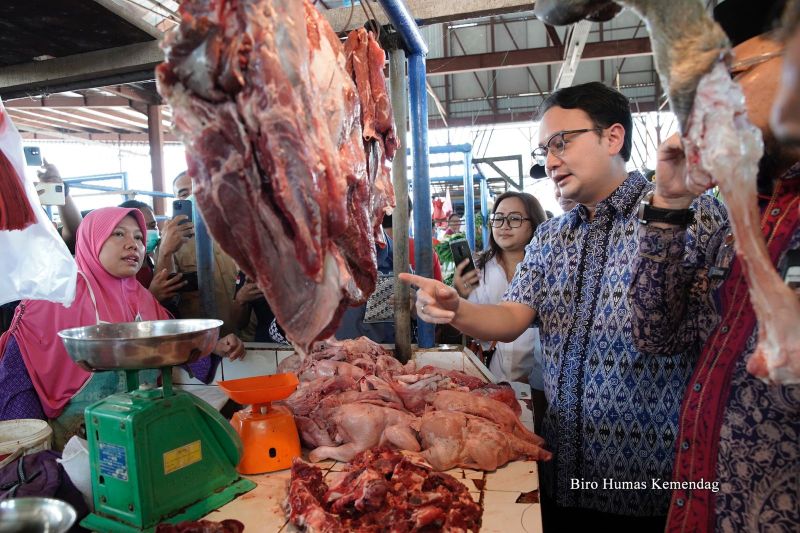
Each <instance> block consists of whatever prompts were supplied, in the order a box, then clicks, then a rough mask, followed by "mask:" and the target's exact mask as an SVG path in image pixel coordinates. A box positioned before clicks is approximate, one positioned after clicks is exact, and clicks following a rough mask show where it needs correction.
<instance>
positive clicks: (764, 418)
mask: <svg viewBox="0 0 800 533" xmlns="http://www.w3.org/2000/svg"><path fill="white" fill-rule="evenodd" d="M760 200H761V202H760V203H761V205H760V207H761V232H762V234H763V235H764V236H765V239H766V242H767V248H768V250H769V255H770V259H771V260H772V262H773V264H774V265H776V266H777V268H778V271H779V272H780V271H782V270H783V269H784V267H785V265H786V263H787V258H788V254H789V253H790V251H793V250H798V249H800V223H799V222H798V218H800V216H798V215H799V213H798V209H799V208H800V164H796V165H795V166H794V167H792V168H791V169H790V170H789V172H787V173H786V174H785V175H784V176H783V177H782V178H781V179H779V180H777V182H776V185H775V189H774V191H773V193H772V195H771V196H768V197H764V198H761V199H760ZM640 231H641V245H640V250H641V258H640V259H639V260H638V265H637V267H636V269H635V273H634V281H633V283H632V286H631V300H632V305H633V308H634V320H633V324H634V337H635V338H636V339H637V344H638V346H639V347H640V348H641V349H642V350H644V351H646V352H648V353H653V354H658V353H665V352H672V351H675V350H682V349H688V350H690V351H694V352H696V353H698V354H699V357H698V360H697V363H696V368H695V371H694V373H693V375H692V377H691V379H690V381H689V387H688V389H687V392H686V395H685V397H684V402H683V405H682V407H681V416H680V424H679V433H678V438H677V442H676V450H677V457H676V461H675V470H674V474H673V479H674V482H675V483H677V484H679V485H678V486H676V488H675V490H674V492H673V494H672V500H671V503H670V509H669V519H668V522H667V531H682V532H687V533H688V532H692V533H697V532H705V531H737V532H738V531H800V385H767V384H765V383H763V382H762V381H761V380H759V379H757V378H755V377H753V376H752V375H750V374H748V373H747V369H746V365H747V360H748V359H749V358H750V356H751V355H752V353H753V351H754V350H755V346H756V344H757V341H758V327H757V324H756V316H755V312H754V311H753V307H752V305H751V304H750V298H749V295H748V286H747V277H746V275H745V272H744V270H743V266H742V263H741V262H740V261H738V260H736V259H735V247H734V241H733V235H732V233H731V229H730V226H729V225H728V224H722V225H721V226H720V227H719V229H718V231H717V232H716V233H715V234H714V235H713V236H712V238H711V239H709V241H708V243H706V244H705V245H704V246H703V247H702V253H701V254H700V256H699V258H700V259H701V261H700V262H699V263H698V264H695V265H687V264H686V263H685V262H684V261H683V260H682V258H681V253H680V251H681V250H682V249H683V248H684V242H685V241H686V239H687V237H686V232H685V231H684V230H682V229H679V228H672V229H659V228H655V227H643V228H642V229H641V230H640ZM794 253H797V252H794ZM798 327H800V324H798Z"/></svg>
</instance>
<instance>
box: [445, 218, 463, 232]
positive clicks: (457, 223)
mask: <svg viewBox="0 0 800 533" xmlns="http://www.w3.org/2000/svg"><path fill="white" fill-rule="evenodd" d="M447 225H448V226H449V227H450V229H451V230H453V231H458V230H459V228H461V217H450V220H448V221H447Z"/></svg>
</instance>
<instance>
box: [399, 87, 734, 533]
mask: <svg viewBox="0 0 800 533" xmlns="http://www.w3.org/2000/svg"><path fill="white" fill-rule="evenodd" d="M539 117H540V118H541V122H540V126H539V133H538V136H539V142H540V145H539V146H538V147H537V148H536V149H535V150H534V155H535V157H536V158H537V159H539V160H540V161H541V162H542V163H544V164H545V168H546V171H547V174H548V176H549V177H550V179H552V180H553V181H554V183H555V184H556V186H557V187H558V188H559V189H561V193H562V195H563V196H565V197H567V198H570V199H572V200H574V201H576V202H577V203H578V206H577V207H576V208H574V209H572V210H571V211H569V212H568V213H565V214H564V215H562V216H560V217H556V218H553V219H551V220H548V221H545V222H543V223H542V224H540V225H539V227H538V228H537V229H536V232H535V233H534V236H533V240H532V241H531V243H530V244H529V245H528V247H527V248H526V254H525V259H524V260H523V261H522V263H521V264H520V265H519V267H518V269H517V273H516V274H515V276H514V279H513V280H512V281H511V284H510V286H509V288H508V291H506V294H505V295H504V297H503V300H504V301H503V302H501V303H500V304H497V305H480V304H476V303H473V302H470V301H468V300H465V299H463V298H461V297H460V296H459V294H458V292H457V291H456V290H455V289H454V288H452V287H447V286H446V285H444V284H442V283H439V282H437V281H435V280H430V279H426V278H421V277H419V276H414V275H411V274H400V278H401V279H402V280H404V281H406V282H407V283H411V284H414V285H416V286H417V287H419V290H417V304H416V305H417V316H418V317H419V318H420V319H421V320H425V321H426V322H429V323H452V324H453V325H454V326H455V327H456V328H458V329H460V330H461V331H463V332H464V333H466V334H468V335H471V336H473V337H475V338H479V339H496V340H499V341H504V342H510V341H513V340H514V339H516V338H517V337H519V336H520V335H521V334H522V333H524V332H525V331H526V330H527V329H528V328H529V327H530V325H531V324H532V323H533V322H534V320H535V321H536V322H537V324H538V325H539V332H540V335H541V340H542V351H543V365H542V366H543V376H544V389H545V395H546V397H547V402H548V406H547V411H546V412H545V417H544V421H543V423H542V436H543V437H544V438H545V441H546V442H547V444H548V445H549V446H550V448H551V449H552V453H553V456H552V457H553V460H552V461H550V462H542V463H541V464H540V474H541V478H540V481H541V485H540V486H541V489H542V490H541V501H542V518H543V521H544V529H545V531H548V530H556V531H577V530H579V529H581V528H585V525H586V524H587V523H588V524H593V526H594V527H596V528H598V529H609V530H612V529H613V530H619V531H647V532H649V531H662V530H663V528H664V523H665V521H666V513H667V509H668V507H669V496H670V495H669V491H667V490H663V489H661V488H659V487H656V486H653V484H652V482H651V480H652V479H653V478H657V479H662V480H665V479H669V478H670V476H671V474H672V466H673V458H674V443H675V435H676V433H677V419H678V410H679V407H680V402H681V398H682V397H683V393H684V390H685V389H686V383H687V381H688V378H689V375H690V374H691V371H692V365H693V362H694V361H693V359H692V357H691V354H688V353H671V354H669V355H665V356H663V357H658V358H652V357H646V356H645V355H644V354H642V353H640V352H639V351H638V349H637V347H636V345H635V343H634V340H633V338H632V336H631V329H630V321H631V307H630V303H629V300H628V298H627V297H625V296H626V295H627V292H628V289H629V287H630V280H631V275H632V273H633V272H632V268H633V265H632V263H633V261H634V259H635V258H636V257H637V255H638V254H637V251H638V250H637V237H636V231H637V230H638V228H639V219H638V216H637V212H638V207H639V205H640V203H641V201H642V199H643V198H644V197H645V196H646V195H647V194H648V193H649V192H650V191H651V190H652V188H653V185H652V184H651V183H649V182H648V181H647V180H646V179H645V178H644V176H642V175H641V174H640V173H639V172H636V171H634V172H630V173H628V172H627V171H626V169H625V166H626V162H627V161H628V160H629V159H630V154H631V145H632V134H633V118H632V116H631V111H630V102H629V101H628V99H627V98H625V96H623V95H622V94H620V93H619V92H618V91H615V90H614V89H611V88H609V87H606V86H605V85H603V84H601V83H597V82H594V83H586V84H583V85H575V86H572V87H566V88H563V89H561V90H558V91H556V92H554V93H552V94H551V95H550V96H548V97H547V99H545V101H544V102H543V104H542V106H541V107H540V111H539ZM697 203H698V204H701V203H702V207H703V209H702V210H703V211H704V212H705V213H706V214H707V216H706V217H698V219H697V220H696V221H695V223H694V224H693V227H692V231H693V232H694V236H695V238H693V239H691V241H688V244H687V246H693V245H694V244H695V243H696V242H698V241H702V240H704V239H706V238H707V237H708V236H709V233H710V230H709V226H711V225H712V224H711V221H710V220H709V219H712V218H713V217H715V216H716V217H718V218H719V217H722V216H723V215H722V210H721V208H720V207H719V205H718V203H717V202H716V200H715V199H714V198H712V197H711V196H708V195H705V196H704V197H701V198H700V199H698V200H697ZM648 435H650V437H647V436H648ZM549 458H550V455H549V454H548V453H546V452H543V454H542V456H541V457H540V459H542V460H546V459H549ZM584 480H585V481H586V482H592V483H597V485H593V484H591V485H587V484H581V481H584ZM604 480H608V481H609V482H612V481H620V480H623V481H626V482H635V481H639V482H642V483H644V485H643V486H640V487H639V486H624V485H620V486H613V485H612V486H608V485H603V481H604ZM576 481H577V482H578V485H577V486H576V484H575V482H576Z"/></svg>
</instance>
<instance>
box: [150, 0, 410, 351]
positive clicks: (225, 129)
mask: <svg viewBox="0 0 800 533" xmlns="http://www.w3.org/2000/svg"><path fill="white" fill-rule="evenodd" d="M180 13H181V23H180V25H179V26H178V27H177V28H176V30H174V31H173V32H171V33H170V34H169V35H167V37H166V38H165V39H164V43H163V48H164V50H165V53H166V62H165V63H163V64H162V65H160V66H159V67H158V69H157V80H158V87H159V91H160V92H161V94H162V95H163V96H164V97H165V99H166V100H167V102H168V103H169V104H170V105H171V106H172V108H173V116H174V121H175V127H176V129H177V131H178V133H179V134H180V136H181V137H182V139H183V141H184V143H185V146H186V151H187V160H188V162H189V173H190V175H191V176H192V178H193V179H194V181H195V185H194V192H195V196H196V198H197V202H198V207H199V208H200V210H201V212H202V214H203V218H204V220H205V221H206V223H207V225H208V227H209V230H210V231H211V233H212V235H213V237H214V238H215V240H216V241H217V242H219V243H220V246H222V248H223V249H224V250H225V251H226V252H227V253H228V254H230V255H231V257H233V259H234V260H235V261H236V262H237V264H238V265H239V266H240V267H241V268H242V270H244V271H245V272H247V273H248V275H250V276H251V277H253V278H254V279H256V280H257V282H258V285H259V287H261V289H262V290H263V291H264V294H265V296H266V297H267V300H268V301H269V303H270V306H271V307H272V309H273V311H274V312H275V315H276V316H277V318H278V321H279V323H280V324H281V326H283V328H284V330H285V331H286V334H287V336H288V337H289V339H290V340H291V341H292V342H293V343H295V345H296V346H297V347H298V348H299V349H300V350H301V351H302V352H306V351H307V350H308V348H309V346H310V345H311V343H312V342H313V341H314V340H317V339H324V338H327V337H328V336H330V335H331V334H332V333H333V332H334V331H335V329H336V327H337V325H338V321H339V318H340V317H341V314H342V313H343V312H344V310H345V309H346V308H347V306H349V305H355V304H359V303H362V302H363V301H364V300H365V299H366V298H367V297H368V295H369V294H370V293H371V292H372V291H373V290H374V286H375V282H376V279H377V265H376V259H375V242H374V235H375V231H376V227H377V226H378V225H379V224H380V216H381V214H382V211H381V213H380V214H379V213H377V212H376V209H375V208H374V207H373V206H374V205H380V206H381V207H382V208H386V207H387V204H388V205H391V204H392V201H393V200H392V198H393V195H392V194H391V193H390V192H387V190H386V188H387V184H386V183H385V181H379V178H378V177H377V176H379V175H380V176H381V179H382V174H380V169H379V168H378V165H379V164H382V163H383V162H384V160H385V159H383V158H382V156H384V157H391V155H393V148H392V149H388V148H387V147H386V146H385V144H386V143H385V142H384V139H386V138H388V137H391V139H394V135H393V129H392V125H391V124H389V125H388V126H386V125H384V127H383V130H382V137H380V138H379V139H378V140H375V138H374V137H370V139H369V140H366V139H365V138H364V136H363V130H362V120H363V118H364V117H362V113H361V109H362V107H361V102H360V92H361V90H360V88H357V87H356V84H355V83H354V82H353V79H352V78H351V76H350V74H349V72H348V70H347V65H348V58H347V55H346V54H345V51H344V49H343V47H342V45H341V43H340V42H339V40H338V38H337V37H336V35H335V34H334V32H333V30H332V29H331V28H330V25H329V24H328V23H327V22H326V21H325V20H324V19H323V18H322V17H321V16H320V15H319V14H318V12H317V11H316V9H315V8H314V7H313V6H312V5H311V4H310V3H309V2H308V1H303V2H282V1H278V0H245V1H237V2H233V1H227V0H188V1H186V2H183V3H182V4H181V8H180ZM368 43H369V40H368ZM370 72H371V71H370ZM371 75H372V76H373V78H371V79H370V81H371V82H372V85H371V89H372V91H373V92H376V91H377V92H379V91H380V90H383V92H385V91H386V85H385V80H384V79H383V77H382V76H383V74H382V71H381V73H380V78H379V79H377V78H375V74H374V73H371ZM379 82H381V83H382V85H380V83H379ZM387 105H388V104H387ZM389 117H391V112H389ZM367 142H369V143H370V144H369V147H370V153H367V151H366V150H365V143H367ZM378 142H381V143H383V144H381V146H379V147H378V148H380V149H381V150H383V151H382V152H381V153H376V152H377V151H378V148H373V146H374V145H375V144H376V143H378ZM394 143H395V141H394V140H389V141H388V144H390V145H391V146H392V147H393V146H394V145H395V144H394ZM370 161H377V162H378V163H373V164H370ZM376 182H379V183H378V185H377V186H376ZM388 187H389V188H390V187H391V184H390V183H389V185H388ZM382 198H385V200H383V199H382Z"/></svg>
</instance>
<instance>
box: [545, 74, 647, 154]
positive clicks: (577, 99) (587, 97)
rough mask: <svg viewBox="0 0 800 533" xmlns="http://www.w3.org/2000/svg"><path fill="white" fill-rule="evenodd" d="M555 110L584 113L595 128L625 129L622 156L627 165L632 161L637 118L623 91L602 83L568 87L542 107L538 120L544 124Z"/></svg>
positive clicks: (555, 93) (594, 82)
mask: <svg viewBox="0 0 800 533" xmlns="http://www.w3.org/2000/svg"><path fill="white" fill-rule="evenodd" d="M551 107H562V108H564V109H580V110H581V111H583V112H584V113H586V114H587V115H589V118H590V119H592V122H593V123H594V125H595V126H598V127H600V128H604V129H605V128H608V127H609V126H611V125H613V124H622V127H623V128H625V140H624V141H623V143H622V149H621V150H620V151H619V155H621V156H622V159H623V160H624V161H627V160H628V159H630V158H631V145H632V144H633V117H632V116H631V107H630V102H628V99H627V98H626V97H625V96H624V95H623V94H622V93H620V92H619V91H617V90H614V89H612V88H611V87H606V86H605V85H603V84H602V83H600V82H598V81H593V82H590V83H584V84H582V85H575V86H573V87H565V88H563V89H560V90H558V91H556V92H554V93H553V94H551V95H550V96H548V97H547V98H546V99H545V100H544V102H542V104H541V105H540V106H539V111H538V112H537V114H536V120H541V119H542V117H543V116H544V114H545V113H546V112H547V111H548V110H549V109H550V108H551Z"/></svg>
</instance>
